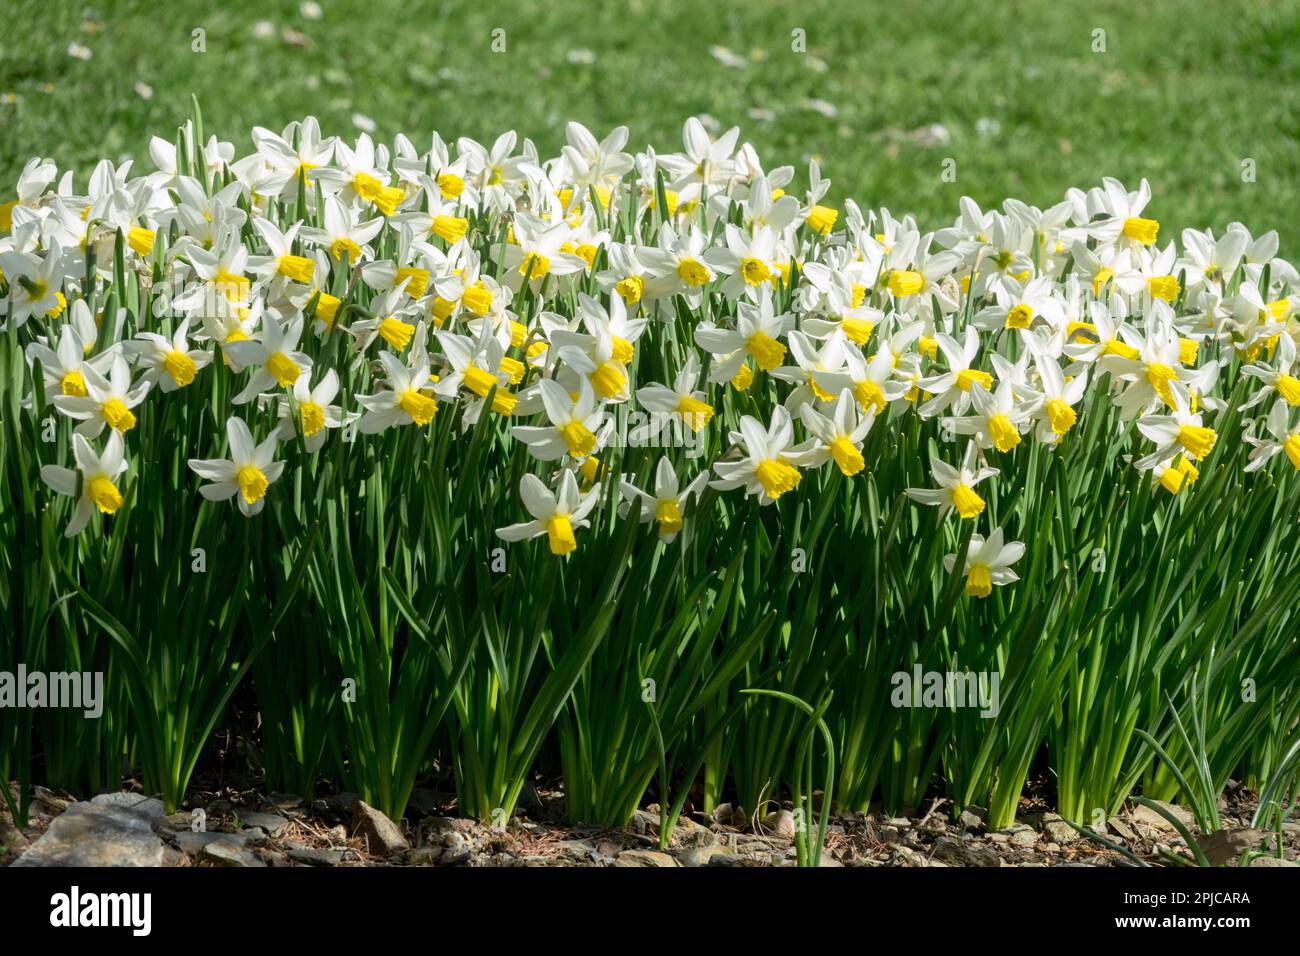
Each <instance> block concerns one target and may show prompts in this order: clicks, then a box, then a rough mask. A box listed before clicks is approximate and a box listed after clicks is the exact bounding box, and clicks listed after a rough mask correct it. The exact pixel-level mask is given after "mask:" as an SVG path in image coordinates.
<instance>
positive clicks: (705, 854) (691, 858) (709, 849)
mask: <svg viewBox="0 0 1300 956" xmlns="http://www.w3.org/2000/svg"><path fill="white" fill-rule="evenodd" d="M720 855H721V856H726V855H727V849H726V847H723V846H719V845H718V844H716V843H714V844H712V845H709V846H693V847H689V848H687V849H685V850H682V851H681V852H680V853H678V854H677V862H679V863H680V864H681V865H682V866H710V865H712V863H713V858H714V857H716V856H720Z"/></svg>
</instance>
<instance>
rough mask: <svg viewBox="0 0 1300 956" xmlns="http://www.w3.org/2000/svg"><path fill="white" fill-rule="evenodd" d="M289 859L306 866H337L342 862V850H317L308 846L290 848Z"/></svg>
mask: <svg viewBox="0 0 1300 956" xmlns="http://www.w3.org/2000/svg"><path fill="white" fill-rule="evenodd" d="M288 854H289V859H291V860H293V861H294V862H295V863H305V864H306V865H307V866H338V865H339V864H340V863H342V862H343V851H342V850H318V849H316V848H315V847H310V846H291V847H289V849H288Z"/></svg>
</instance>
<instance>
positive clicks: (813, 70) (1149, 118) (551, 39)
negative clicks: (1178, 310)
mask: <svg viewBox="0 0 1300 956" xmlns="http://www.w3.org/2000/svg"><path fill="white" fill-rule="evenodd" d="M319 6H320V7H321V9H322V16H321V17H320V18H319V19H310V18H308V17H306V16H304V15H303V13H302V12H301V10H300V7H299V3H298V0H223V2H221V3H202V4H198V3H185V2H180V3H170V2H169V3H158V2H154V0H150V2H143V0H142V2H134V0H123V2H117V3H103V2H101V3H98V4H95V5H87V4H84V3H80V2H69V0H3V2H0V11H3V15H0V22H3V23H4V28H3V29H2V30H0V98H2V99H3V102H0V192H3V193H4V194H5V195H6V196H8V195H10V194H11V193H12V190H13V182H14V179H15V177H16V175H17V173H18V171H19V170H20V169H21V167H22V164H23V162H24V161H25V160H26V159H27V158H28V157H30V156H32V155H34V154H40V155H44V156H51V157H53V158H54V159H55V160H56V161H57V162H58V163H59V164H60V166H61V167H67V166H68V165H72V166H73V167H76V168H78V169H79V170H81V171H83V173H84V171H87V170H88V169H89V167H90V165H91V164H92V162H93V161H94V160H96V159H98V158H100V157H109V158H111V159H114V160H122V159H125V158H128V157H131V156H134V157H137V158H138V159H140V160H142V161H144V163H145V164H146V165H148V154H147V144H148V139H149V136H150V135H151V134H153V133H159V134H162V135H164V136H168V137H170V136H172V135H174V131H175V127H176V125H177V124H178V123H180V122H181V121H182V120H183V119H184V117H185V116H186V114H187V113H188V110H189V97H190V94H191V93H194V94H197V95H198V97H199V99H200V101H201V104H202V107H203V111H204V116H205V121H206V127H207V129H208V130H210V131H217V132H219V133H220V134H221V135H222V136H223V138H226V139H230V140H232V141H234V142H235V143H236V144H237V147H238V148H239V149H240V150H241V151H243V150H246V149H247V148H248V145H249V140H248V130H249V129H250V127H251V126H253V125H254V124H260V125H264V126H269V127H272V128H279V127H281V126H282V125H283V124H284V123H286V122H287V121H289V120H291V119H294V118H297V117H301V116H303V115H304V114H307V113H314V114H315V115H317V116H318V117H320V119H321V121H322V124H323V126H324V127H325V130H326V132H327V133H332V132H337V133H341V134H343V135H345V136H352V135H355V133H356V132H357V127H356V126H355V125H354V122H353V116H354V114H362V115H363V116H365V117H368V118H369V119H371V120H373V122H374V124H375V133H376V135H377V136H378V137H379V138H381V139H387V138H390V137H391V136H392V135H393V134H394V133H396V132H398V131H404V132H406V133H407V134H408V135H410V136H411V137H412V139H413V141H414V142H415V143H416V144H417V146H419V147H420V148H424V147H425V146H426V145H427V134H428V132H429V131H430V130H431V129H433V128H435V127H436V128H437V129H438V130H440V131H441V132H442V134H443V135H444V136H445V137H446V138H447V139H448V140H452V139H453V138H454V137H456V136H458V135H468V136H472V137H475V138H478V139H480V140H486V141H489V142H490V140H491V139H492V138H493V137H494V136H495V135H496V134H498V133H499V132H501V131H502V130H505V129H509V128H513V129H516V130H518V131H519V132H520V134H521V136H529V137H531V138H532V139H533V140H534V141H535V142H536V143H537V144H538V146H539V148H540V149H541V151H542V153H543V155H544V156H545V155H551V154H553V153H554V151H555V150H556V149H557V148H558V145H559V144H560V143H561V142H562V141H563V127H564V122H565V121H566V120H568V119H577V120H580V121H582V122H584V123H586V124H587V125H588V126H590V127H591V128H592V129H593V130H594V131H595V132H596V133H597V135H603V134H604V133H605V132H606V131H607V130H608V129H609V128H610V127H612V126H614V125H616V124H620V123H625V124H627V125H629V126H630V127H631V129H632V137H631V146H632V147H635V148H639V147H642V146H643V145H644V144H646V143H647V142H648V143H652V144H654V145H655V146H656V148H658V149H660V150H661V151H662V150H667V151H672V150H675V149H678V148H679V144H680V129H681V123H682V120H683V119H684V118H685V117H687V116H690V115H693V114H701V113H704V114H708V115H709V116H712V117H714V118H715V119H716V120H717V121H718V123H720V124H721V125H722V127H723V128H725V127H727V126H730V125H733V124H737V125H740V126H741V127H742V130H743V133H744V136H745V138H747V139H749V140H750V141H751V142H753V143H754V144H755V146H756V147H757V148H758V149H759V152H760V155H762V157H763V158H764V161H765V163H766V164H767V165H769V166H775V165H780V164H783V163H795V164H802V163H803V162H804V161H806V159H807V158H808V157H810V156H817V157H819V158H820V159H821V160H822V162H823V169H824V172H825V173H826V174H827V175H829V176H830V177H831V178H832V180H833V181H834V186H833V190H832V193H831V198H832V200H836V199H842V198H843V197H844V196H846V195H847V196H853V197H855V198H857V199H858V200H859V202H860V203H862V204H863V205H864V206H866V205H873V206H878V205H885V206H887V207H889V208H890V210H891V211H893V212H895V213H902V212H913V213H916V214H917V215H918V216H919V217H921V222H922V226H923V228H934V227H937V226H939V225H943V224H946V223H947V221H948V220H949V219H950V218H951V217H952V216H953V215H954V214H955V210H956V206H957V199H958V197H959V196H960V195H961V194H962V193H966V194H969V195H971V196H973V197H974V198H975V199H976V200H977V201H978V202H980V203H981V204H982V205H989V204H996V203H999V202H1000V201H1001V200H1002V199H1003V198H1004V197H1006V196H1008V195H1011V196H1016V197H1019V198H1022V199H1024V200H1026V201H1029V202H1032V203H1035V204H1038V205H1043V206H1045V205H1047V204H1050V203H1052V202H1055V201H1056V200H1058V199H1059V198H1060V196H1061V195H1062V193H1063V191H1064V190H1065V189H1066V187H1068V186H1071V185H1079V186H1084V187H1086V186H1088V185H1091V184H1094V183H1095V182H1097V181H1098V180H1099V179H1100V178H1101V177H1102V176H1103V175H1112V176H1116V177H1118V178H1120V179H1121V180H1122V181H1124V182H1125V183H1127V184H1129V186H1130V187H1131V188H1136V186H1137V182H1138V180H1139V179H1141V177H1143V176H1146V177H1147V178H1148V179H1150V180H1151V183H1152V187H1153V189H1154V190H1155V194H1156V201H1155V203H1154V205H1153V207H1152V214H1153V215H1155V216H1156V217H1157V218H1159V219H1160V220H1161V221H1162V223H1163V224H1164V226H1165V229H1166V231H1165V232H1162V235H1161V239H1162V240H1165V239H1167V238H1170V237H1173V236H1174V235H1176V233H1175V230H1179V229H1181V228H1183V227H1185V226H1202V227H1203V226H1213V227H1215V228H1216V230H1218V229H1222V228H1223V227H1224V226H1225V225H1226V224H1227V223H1229V222H1231V221H1233V220H1234V219H1239V220H1241V221H1243V222H1244V223H1246V225H1247V226H1248V227H1250V228H1251V229H1252V230H1254V231H1256V232H1260V231H1263V230H1265V229H1268V228H1276V229H1278V230H1279V232H1280V233H1281V234H1282V240H1283V248H1282V254H1283V255H1288V254H1290V255H1294V254H1295V253H1296V240H1297V239H1300V225H1297V222H1296V216H1295V211H1296V210H1297V209H1298V208H1300V157H1298V155H1297V134H1298V133H1300V43H1297V42H1296V41H1297V39H1300V3H1297V2H1289V0H1288V2H1278V0H1255V2H1245V0H1240V2H1238V0H1231V2H1229V0H1216V2H1214V3H1213V4H1207V3H1204V2H1200V0H1198V2H1159V3H1143V4H1134V3H1132V2H1131V0H1099V2H1092V3H1087V4H1082V3H1077V4H1076V3H1060V2H1008V0H999V2H984V0H979V2H976V0H954V2H885V3H879V2H865V0H845V2H827V0H811V2H806V3H801V4H789V3H783V2H770V0H751V2H746V3H717V4H702V3H699V2H691V0H627V2H619V3H612V2H611V3H595V2H573V0H521V2H510V3H500V2H488V0H468V2H467V0H447V2H441V3H420V2H410V0H366V2H331V0H321V2H320V4H319ZM259 21H268V22H269V23H270V24H271V25H272V27H273V29H274V32H273V35H272V36H270V37H259V36H258V31H257V30H256V29H255V27H256V25H257V24H258V22H259ZM197 28H201V29H203V30H204V31H206V47H207V52H206V53H194V52H192V51H191V45H192V31H193V30H195V29H197ZM496 28H503V29H504V30H505V31H506V33H505V39H506V51H505V52H503V53H494V52H492V50H491V44H492V31H493V30H494V29H496ZM796 28H800V29H802V30H804V31H806V37H807V41H806V42H807V52H806V53H804V54H798V53H795V52H792V50H791V44H792V31H793V30H794V29H796ZM265 29H266V28H265V27H263V30H262V32H265ZM286 29H288V30H289V31H291V32H290V33H288V34H287V35H286V34H285V32H284V31H285V30H286ZM1098 29H1100V30H1105V31H1106V33H1105V42H1106V52H1104V53H1096V52H1093V46H1094V32H1093V31H1094V30H1098ZM286 37H287V38H286ZM71 43H77V44H80V45H83V46H85V47H87V48H89V50H90V51H91V58H90V59H89V60H84V61H83V60H80V59H77V58H74V57H73V56H71V55H69V52H68V45H69V44H71ZM711 47H725V48H726V50H728V51H730V53H731V54H733V55H734V57H738V58H740V59H741V60H742V61H743V63H741V65H739V66H736V65H726V64H724V63H723V62H721V61H720V60H719V58H718V57H716V56H715V55H713V54H712V53H711V52H710V48H711ZM137 84H147V86H148V87H149V88H151V90H152V96H151V97H150V98H148V99H146V98H144V97H143V96H141V95H140V93H139V92H137V89H136V87H137ZM812 101H819V102H812ZM755 111H757V112H755ZM830 113H833V114H834V115H827V114H830ZM756 116H757V117H758V118H755V117H756ZM937 127H941V128H942V131H943V132H940V131H939V130H938V129H937ZM947 158H951V159H953V160H955V161H956V172H957V177H956V182H955V183H949V182H945V181H943V179H942V177H941V172H942V169H943V165H942V164H943V161H944V160H945V159H947ZM1244 159H1252V160H1254V162H1255V167H1256V180H1257V181H1256V182H1254V183H1247V182H1243V181H1242V174H1241V163H1242V161H1243V160H1244ZM802 178H803V175H802V173H801V176H800V182H802ZM79 182H84V179H83V180H81V181H79Z"/></svg>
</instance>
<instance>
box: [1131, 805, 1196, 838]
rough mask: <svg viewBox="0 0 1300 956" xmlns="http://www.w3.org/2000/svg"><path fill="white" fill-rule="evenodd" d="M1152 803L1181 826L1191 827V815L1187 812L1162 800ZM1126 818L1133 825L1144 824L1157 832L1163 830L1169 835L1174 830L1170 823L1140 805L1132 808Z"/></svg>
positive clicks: (1153, 811)
mask: <svg viewBox="0 0 1300 956" xmlns="http://www.w3.org/2000/svg"><path fill="white" fill-rule="evenodd" d="M1152 803H1156V804H1158V805H1159V806H1160V807H1161V808H1162V809H1164V810H1165V811H1166V812H1168V813H1171V814H1173V815H1174V817H1176V818H1177V819H1178V820H1179V821H1180V822H1181V823H1182V824H1183V826H1191V825H1192V815H1191V813H1189V812H1188V811H1187V810H1184V809H1183V808H1182V807H1180V806H1176V805H1175V804H1172V803H1165V802H1164V801H1162V800H1153V801H1152ZM1128 816H1129V819H1130V820H1132V821H1133V822H1134V823H1142V824H1145V825H1146V826H1149V827H1153V828H1155V829H1157V830H1165V831H1168V832H1170V833H1173V832H1174V831H1175V829H1176V828H1175V827H1174V825H1173V824H1172V823H1170V822H1169V821H1168V820H1166V819H1165V818H1164V817H1163V816H1161V815H1160V814H1159V813H1157V812H1156V811H1155V810H1152V809H1151V808H1150V807H1147V806H1143V805H1142V804H1140V803H1139V804H1136V805H1135V806H1134V807H1133V810H1132V811H1131V812H1130V813H1129V815H1128Z"/></svg>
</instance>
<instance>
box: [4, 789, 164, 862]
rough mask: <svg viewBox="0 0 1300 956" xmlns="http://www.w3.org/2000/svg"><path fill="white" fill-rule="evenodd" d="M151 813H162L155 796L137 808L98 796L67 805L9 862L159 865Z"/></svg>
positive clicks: (160, 844) (159, 850)
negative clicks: (29, 845) (40, 835)
mask: <svg viewBox="0 0 1300 956" xmlns="http://www.w3.org/2000/svg"><path fill="white" fill-rule="evenodd" d="M105 796H110V795H108V794H105ZM120 796H122V797H131V796H134V795H133V794H121V795H120ZM153 804H156V805H157V807H156V809H157V813H153V810H154V809H155V807H154V806H153ZM139 805H140V804H139V803H136V804H132V806H139ZM150 814H152V815H153V816H161V815H162V804H161V803H159V802H158V801H157V800H153V801H145V802H144V805H143V806H141V808H140V810H136V809H128V807H127V806H125V805H124V801H117V800H100V799H99V798H96V799H95V800H93V801H89V802H82V803H73V804H70V805H69V806H68V808H67V809H66V810H64V811H63V813H61V814H60V815H59V816H58V817H56V818H55V819H54V822H53V823H51V824H50V828H49V829H48V830H47V831H46V832H45V834H44V835H43V836H42V837H41V838H40V839H39V840H37V841H36V842H35V843H33V844H32V845H31V847H30V848H29V849H28V850H27V852H26V853H24V854H23V855H22V856H20V857H19V858H18V859H17V861H15V862H14V864H13V865H14V866H162V865H163V842H162V840H160V839H159V838H158V836H157V835H156V834H155V833H154V832H153V824H152V817H151V815H150Z"/></svg>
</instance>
